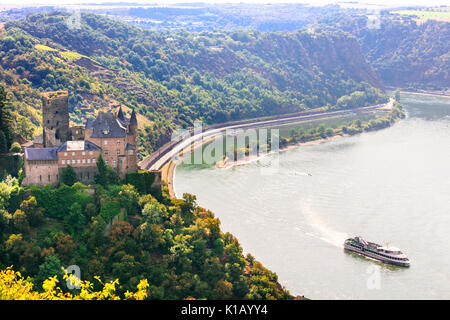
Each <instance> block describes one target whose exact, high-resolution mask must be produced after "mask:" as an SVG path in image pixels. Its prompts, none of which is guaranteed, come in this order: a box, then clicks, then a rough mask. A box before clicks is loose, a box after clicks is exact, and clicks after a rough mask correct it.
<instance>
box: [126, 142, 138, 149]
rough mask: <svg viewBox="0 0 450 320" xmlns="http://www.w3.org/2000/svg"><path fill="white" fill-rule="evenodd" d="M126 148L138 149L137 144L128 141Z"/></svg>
mask: <svg viewBox="0 0 450 320" xmlns="http://www.w3.org/2000/svg"><path fill="white" fill-rule="evenodd" d="M125 150H136V146H135V145H134V144H131V143H127V145H126V147H125Z"/></svg>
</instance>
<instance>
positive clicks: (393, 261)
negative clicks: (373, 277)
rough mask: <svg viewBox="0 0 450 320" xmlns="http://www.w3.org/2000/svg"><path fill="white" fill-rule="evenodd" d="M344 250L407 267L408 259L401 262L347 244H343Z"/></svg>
mask: <svg viewBox="0 0 450 320" xmlns="http://www.w3.org/2000/svg"><path fill="white" fill-rule="evenodd" d="M344 250H346V251H349V252H353V253H356V254H359V255H361V256H364V257H368V258H371V259H375V260H378V261H381V262H383V263H387V264H391V265H395V266H399V267H406V268H408V267H409V261H408V262H402V261H397V260H393V259H389V258H385V257H382V256H380V255H377V254H374V253H372V252H369V251H367V250H364V249H359V248H355V247H352V246H349V245H347V244H344Z"/></svg>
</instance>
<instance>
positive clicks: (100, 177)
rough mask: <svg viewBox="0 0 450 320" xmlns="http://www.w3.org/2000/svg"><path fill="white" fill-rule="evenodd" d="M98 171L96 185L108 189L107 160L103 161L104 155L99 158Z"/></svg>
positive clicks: (95, 179)
mask: <svg viewBox="0 0 450 320" xmlns="http://www.w3.org/2000/svg"><path fill="white" fill-rule="evenodd" d="M97 170H98V173H97V174H96V175H95V177H94V181H95V183H97V184H99V185H102V186H103V187H106V186H107V184H108V177H107V173H106V172H107V167H106V163H105V160H103V156H102V154H100V155H99V156H98V159H97Z"/></svg>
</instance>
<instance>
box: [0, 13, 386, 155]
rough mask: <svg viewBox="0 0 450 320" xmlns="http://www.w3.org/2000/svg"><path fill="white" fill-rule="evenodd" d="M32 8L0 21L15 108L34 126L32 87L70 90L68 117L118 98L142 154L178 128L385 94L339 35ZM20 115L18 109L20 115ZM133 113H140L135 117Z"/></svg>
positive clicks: (0, 54)
mask: <svg viewBox="0 0 450 320" xmlns="http://www.w3.org/2000/svg"><path fill="white" fill-rule="evenodd" d="M68 17H69V14H68V13H64V12H52V13H45V14H43V13H42V14H34V15H29V16H28V17H27V18H26V19H22V20H17V21H10V22H7V23H5V25H4V30H3V32H2V35H1V44H0V45H1V46H0V48H1V51H0V58H1V60H0V64H1V65H0V66H1V69H0V78H1V79H2V82H4V84H6V86H8V87H10V88H12V89H13V90H10V91H11V92H14V94H13V95H11V97H10V98H11V101H12V104H13V107H14V108H15V110H16V111H17V112H16V114H18V115H22V116H25V118H26V119H27V120H22V121H24V122H25V121H28V119H29V121H31V122H32V123H33V125H34V126H36V128H37V126H38V125H39V110H40V103H39V101H38V92H40V91H50V90H56V89H65V90H69V92H70V113H71V120H72V121H73V122H75V123H79V122H83V121H85V119H86V118H89V117H93V115H94V113H95V112H96V111H97V110H98V109H101V108H111V107H116V106H118V105H124V106H125V107H126V108H125V109H127V110H129V108H135V109H136V110H137V111H138V113H139V114H140V115H141V116H142V117H141V118H140V120H141V121H140V122H141V131H140V140H141V141H140V150H139V152H140V156H141V157H142V156H144V155H145V154H147V153H148V152H151V151H152V150H154V148H155V147H157V146H159V145H161V144H163V143H164V142H166V141H168V140H169V139H170V132H171V130H173V129H174V128H175V127H177V126H181V127H188V126H191V125H192V123H193V121H194V120H197V119H198V120H203V121H205V122H206V123H208V124H211V123H217V122H224V121H228V120H238V119H243V118H251V117H259V116H262V115H274V114H280V113H287V112H295V111H299V110H304V109H308V108H314V107H321V106H326V105H329V106H334V105H335V104H336V103H337V101H338V99H339V98H340V97H342V96H346V95H350V94H352V93H353V92H355V91H362V92H364V93H365V97H366V99H365V103H367V104H370V103H374V102H376V101H378V99H380V98H381V95H380V93H379V92H378V91H377V90H376V89H375V88H382V84H381V81H380V79H379V77H378V76H377V74H376V73H375V72H374V71H373V70H372V69H371V68H370V66H368V65H367V63H366V61H365V59H364V57H363V55H362V54H361V51H360V47H359V45H358V43H357V42H356V40H355V39H354V38H352V37H350V36H348V35H347V34H345V33H342V32H338V31H333V32H328V31H323V32H316V33H309V32H300V31H298V32H290V33H276V32H271V33H260V32H256V31H230V32H225V31H214V32H201V33H189V32H186V31H180V32H173V33H167V32H163V33H157V32H153V31H149V30H143V29H140V28H137V27H133V26H130V25H128V24H125V23H122V22H118V21H116V20H111V19H108V18H105V17H102V16H98V15H94V14H88V13H83V14H81V26H82V28H81V29H78V30H72V29H70V26H69V25H68V24H67V23H66V20H67V19H68ZM18 118H19V117H18ZM138 120H139V119H138Z"/></svg>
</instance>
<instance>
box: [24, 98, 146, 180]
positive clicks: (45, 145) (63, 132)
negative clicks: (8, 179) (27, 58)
mask: <svg viewBox="0 0 450 320" xmlns="http://www.w3.org/2000/svg"><path fill="white" fill-rule="evenodd" d="M137 127H138V123H137V118H136V113H135V111H134V110H133V112H132V113H131V117H130V118H129V119H127V118H126V117H125V116H124V114H123V112H122V108H121V107H120V108H119V110H118V112H117V114H114V113H112V112H103V111H100V112H99V113H98V115H97V118H96V119H95V120H92V119H89V120H88V121H87V122H86V124H85V126H73V127H70V126H69V104H68V93H67V91H55V92H46V93H43V94H42V128H43V133H42V135H40V136H38V137H36V139H35V140H34V141H32V142H30V143H29V144H28V145H27V146H24V147H25V148H24V170H25V179H24V180H23V182H22V183H23V184H24V185H33V184H37V185H46V184H51V183H55V182H57V181H58V180H59V177H60V175H61V170H62V169H63V168H65V167H67V166H68V165H70V166H72V167H73V169H74V171H75V173H76V174H77V177H78V179H79V180H80V181H81V182H83V183H91V182H93V181H94V176H95V175H96V173H97V164H96V161H97V159H98V157H99V155H100V154H102V156H103V159H104V160H105V163H106V164H107V165H109V166H111V168H113V169H114V170H115V171H116V172H117V173H118V174H119V176H120V177H121V178H124V177H125V174H126V173H128V172H134V171H136V170H137V169H138V167H137Z"/></svg>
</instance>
